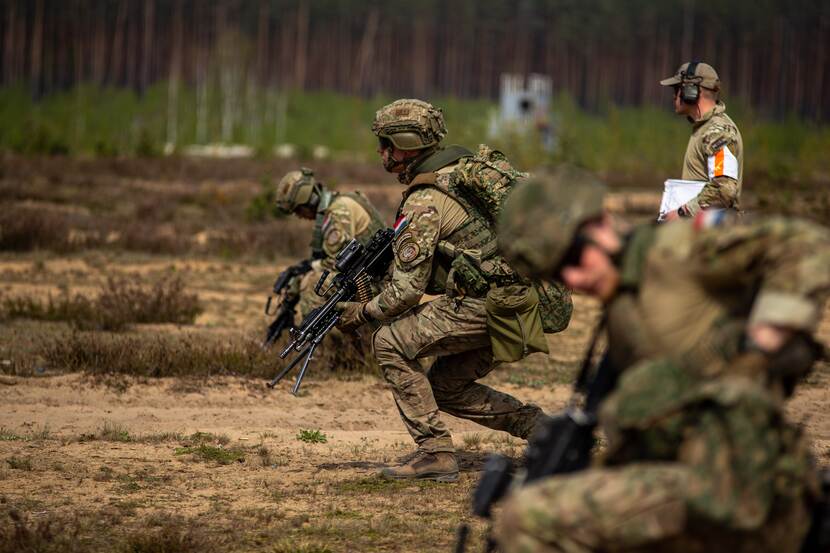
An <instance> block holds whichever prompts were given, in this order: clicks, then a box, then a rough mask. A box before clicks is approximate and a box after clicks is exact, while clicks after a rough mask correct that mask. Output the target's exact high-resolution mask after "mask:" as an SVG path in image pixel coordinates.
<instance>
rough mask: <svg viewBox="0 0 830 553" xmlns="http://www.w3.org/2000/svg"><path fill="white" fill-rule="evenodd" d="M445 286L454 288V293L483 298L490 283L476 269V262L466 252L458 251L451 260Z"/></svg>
mask: <svg viewBox="0 0 830 553" xmlns="http://www.w3.org/2000/svg"><path fill="white" fill-rule="evenodd" d="M447 288H452V289H454V290H455V292H456V295H464V296H470V297H471V298H483V297H484V296H485V295H487V293H488V291H489V290H490V283H489V282H487V279H486V278H485V277H484V275H483V274H482V273H481V271H480V270H479V269H478V266H477V262H476V261H475V260H474V259H471V258H470V257H469V255H468V254H466V253H460V254H459V255H458V256H457V257H456V258H455V259H453V260H452V265H451V266H450V275H449V276H448V277H447Z"/></svg>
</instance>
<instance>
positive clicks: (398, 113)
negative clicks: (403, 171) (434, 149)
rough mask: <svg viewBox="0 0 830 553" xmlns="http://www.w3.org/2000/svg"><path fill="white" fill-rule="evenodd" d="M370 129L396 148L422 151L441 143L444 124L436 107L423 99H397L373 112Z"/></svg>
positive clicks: (444, 129) (442, 115)
mask: <svg viewBox="0 0 830 553" xmlns="http://www.w3.org/2000/svg"><path fill="white" fill-rule="evenodd" d="M372 132H373V133H375V136H377V137H378V138H386V139H388V140H389V141H390V142H392V144H394V145H395V147H396V148H398V149H399V150H422V149H424V148H429V147H430V146H435V145H437V144H438V143H439V142H441V139H442V138H444V136H446V134H447V127H446V126H444V114H443V113H442V112H441V109H440V108H436V107H435V106H433V105H432V104H430V103H428V102H424V101H423V100H413V99H401V100H395V101H394V102H392V103H391V104H389V105H386V106H383V107H382V108H380V109H379V110H378V111H377V113H375V120H374V122H373V123H372Z"/></svg>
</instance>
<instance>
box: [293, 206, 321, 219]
mask: <svg viewBox="0 0 830 553" xmlns="http://www.w3.org/2000/svg"><path fill="white" fill-rule="evenodd" d="M315 211H316V210H315V209H314V208H313V207H311V206H307V205H301V206H299V207H297V209H295V210H294V215H296V216H297V217H300V218H301V219H314V216H315V215H317V213H316V212H315Z"/></svg>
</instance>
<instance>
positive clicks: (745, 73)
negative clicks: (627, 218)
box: [0, 0, 830, 184]
mask: <svg viewBox="0 0 830 553" xmlns="http://www.w3.org/2000/svg"><path fill="white" fill-rule="evenodd" d="M0 6H2V8H0V33H2V35H0V79H1V80H0V122H2V124H1V125H0V148H2V149H3V150H6V151H12V152H18V153H22V154H85V155H96V156H114V155H138V156H151V155H159V154H160V153H162V152H164V151H167V152H168V153H169V152H175V151H180V149H181V148H182V147H183V146H185V145H188V144H206V143H213V142H223V143H238V144H247V145H249V146H251V147H252V148H254V151H255V152H257V153H258V154H260V155H262V156H268V155H270V154H272V153H273V152H274V148H275V146H277V145H279V144H283V143H290V144H292V145H293V146H294V147H295V149H296V151H298V153H299V155H300V156H304V155H310V154H311V153H312V152H313V151H314V148H315V147H316V146H324V147H325V148H326V149H327V150H328V151H330V152H332V155H334V156H341V155H342V156H348V157H358V158H362V159H369V158H371V156H372V155H373V146H374V141H373V137H372V135H371V134H370V133H369V132H368V125H369V122H370V121H371V118H372V115H373V113H374V110H375V109H376V108H377V107H378V106H379V105H380V104H381V103H383V102H386V101H387V100H389V99H392V98H394V97H397V96H415V97H424V98H427V99H429V100H431V101H433V102H434V103H436V104H438V105H440V106H442V107H443V108H444V111H445V114H446V116H447V121H448V125H449V128H450V133H451V134H450V136H449V140H450V141H451V142H460V143H463V144H465V145H468V146H474V145H475V144H476V143H478V142H484V141H490V142H495V143H496V145H497V146H501V147H502V148H504V149H506V150H508V152H509V153H510V154H512V155H513V157H514V158H516V159H517V160H518V161H519V162H520V163H521V164H524V165H526V166H530V165H537V164H540V163H544V162H548V161H559V160H563V159H564V160H569V161H575V162H577V163H581V164H582V165H586V166H588V167H590V168H592V169H595V170H599V171H602V172H604V173H606V174H620V173H626V174H630V175H632V178H631V180H632V181H636V180H637V179H639V178H641V177H643V178H645V177H647V178H652V177H653V176H654V175H660V176H662V177H665V176H673V175H674V174H675V173H677V172H678V171H679V164H680V159H681V156H682V153H683V148H684V145H685V141H686V140H687V137H688V132H689V129H688V126H687V125H686V124H685V123H684V122H683V121H682V120H679V119H678V118H676V117H674V116H673V114H672V113H671V106H670V94H669V93H668V92H667V91H666V89H664V88H663V87H660V86H659V85H658V80H659V79H661V78H663V77H665V76H668V75H670V74H672V73H673V72H674V71H675V69H676V67H677V66H678V65H679V64H680V63H681V62H682V61H684V60H688V59H702V60H706V61H708V62H710V63H712V64H713V65H714V66H715V67H716V68H717V69H718V71H719V72H720V74H721V77H722V81H723V84H724V96H725V100H726V102H727V106H728V107H729V112H730V114H732V115H733V117H734V118H735V119H736V120H737V121H738V124H739V126H740V127H741V130H742V132H743V133H744V139H745V142H746V143H747V148H746V150H747V152H748V153H747V167H748V168H749V171H750V172H753V171H754V172H758V173H762V174H763V175H764V176H767V177H770V178H772V179H774V180H776V179H785V180H790V179H796V180H800V181H804V180H810V181H813V180H817V179H818V180H822V179H823V178H826V176H827V175H828V174H830V161H828V156H826V152H827V151H828V149H830V132H828V130H827V126H826V125H825V123H826V121H827V117H828V114H830V94H828V93H827V92H826V91H825V86H826V85H827V84H828V83H830V58H829V56H830V4H828V3H827V2H823V1H821V0H792V1H783V0H758V1H735V2H728V3H727V2H722V3H716V4H712V3H710V2H703V1H701V0H665V1H653V0H630V1H624V2H623V1H613V0H580V1H576V0H518V1H517V0H452V1H446V2H445V1H439V0H425V1H419V2H403V1H400V0H390V1H387V2H383V3H380V2H369V1H366V0H314V1H310V0H215V1H205V0H3V1H2V2H0ZM503 73H517V74H522V75H526V74H530V73H541V74H545V75H549V76H550V77H551V78H552V82H553V88H554V102H553V106H552V109H553V113H552V114H551V121H552V123H553V125H554V130H555V132H556V133H557V136H558V139H559V140H558V148H557V149H556V151H555V152H554V153H553V154H550V153H546V152H544V151H543V150H542V149H541V148H539V147H537V146H536V145H535V143H534V141H532V140H526V137H522V136H513V137H511V136H499V137H496V138H492V137H489V138H488V137H487V136H486V130H487V123H488V117H489V115H490V113H491V112H492V111H493V110H494V109H495V108H496V101H497V96H498V92H499V79H500V75H501V74H503ZM653 182H654V181H652V184H653ZM658 182H659V181H658Z"/></svg>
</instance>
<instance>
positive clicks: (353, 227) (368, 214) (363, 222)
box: [297, 193, 384, 317]
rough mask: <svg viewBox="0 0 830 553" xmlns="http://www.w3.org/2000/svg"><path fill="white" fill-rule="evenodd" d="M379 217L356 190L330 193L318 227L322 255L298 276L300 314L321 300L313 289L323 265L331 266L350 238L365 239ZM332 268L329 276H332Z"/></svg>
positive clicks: (378, 221)
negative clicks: (311, 266)
mask: <svg viewBox="0 0 830 553" xmlns="http://www.w3.org/2000/svg"><path fill="white" fill-rule="evenodd" d="M383 227H384V224H383V221H381V220H380V216H379V215H378V214H377V211H375V210H374V208H373V207H372V206H371V204H369V202H368V200H367V199H366V198H364V197H362V196H358V195H357V193H354V194H352V193H346V194H338V193H334V194H332V199H331V202H330V203H329V204H328V206H327V207H326V208H325V210H324V212H323V221H322V226H321V229H320V235H321V237H322V239H321V242H322V246H321V249H322V252H323V255H324V257H323V258H322V259H320V260H319V262H315V263H314V265H313V266H314V270H312V271H309V272H308V273H306V274H305V275H303V276H302V277H301V278H300V279H297V280H298V284H299V290H298V293H299V294H300V301H299V303H298V304H297V307H298V309H299V312H300V314H301V316H303V317H305V316H306V315H307V314H308V313H309V312H310V311H311V310H312V309H313V308H315V307H318V306H320V305H322V304H323V302H324V301H325V299H324V298H321V297H320V296H318V295H317V294H316V293H315V292H314V286H315V285H316V284H317V281H318V280H319V279H320V276H321V275H322V272H323V269H328V270H329V271H332V269H334V258H335V256H336V255H337V253H338V252H339V251H340V250H341V249H343V246H345V245H346V244H347V243H348V242H349V241H350V240H351V239H352V238H357V239H358V240H359V241H361V242H363V243H367V242H368V241H369V240H370V239H371V237H372V236H373V235H374V233H375V232H376V231H377V230H378V229H380V228H383ZM335 275H336V272H334V271H332V274H330V275H329V279H332V278H334V276H335Z"/></svg>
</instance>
